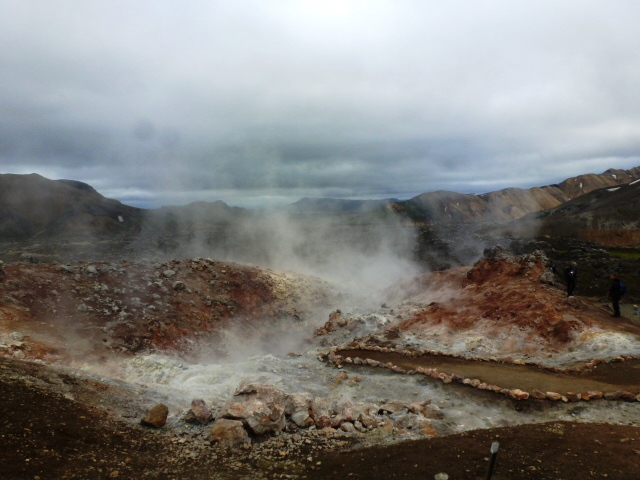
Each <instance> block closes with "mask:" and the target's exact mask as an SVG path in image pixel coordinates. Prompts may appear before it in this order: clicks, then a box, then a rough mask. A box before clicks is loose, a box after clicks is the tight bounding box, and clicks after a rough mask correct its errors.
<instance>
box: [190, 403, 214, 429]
mask: <svg viewBox="0 0 640 480" xmlns="http://www.w3.org/2000/svg"><path fill="white" fill-rule="evenodd" d="M184 419H185V421H186V422H189V423H199V424H200V425H206V424H207V423H209V422H210V421H211V420H213V415H212V414H211V410H209V407H207V404H206V403H205V401H204V400H201V399H194V400H192V401H191V408H190V409H189V411H188V412H187V414H186V415H185V417H184Z"/></svg>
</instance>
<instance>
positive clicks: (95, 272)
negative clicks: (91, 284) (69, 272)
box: [84, 265, 98, 277]
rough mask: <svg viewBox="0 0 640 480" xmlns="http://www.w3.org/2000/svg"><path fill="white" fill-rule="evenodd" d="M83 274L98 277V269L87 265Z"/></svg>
mask: <svg viewBox="0 0 640 480" xmlns="http://www.w3.org/2000/svg"><path fill="white" fill-rule="evenodd" d="M84 273H86V274H87V275H89V276H92V277H95V276H97V275H98V269H97V268H96V267H94V266H93V265H89V266H88V267H87V268H85V270H84Z"/></svg>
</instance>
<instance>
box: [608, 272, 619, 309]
mask: <svg viewBox="0 0 640 480" xmlns="http://www.w3.org/2000/svg"><path fill="white" fill-rule="evenodd" d="M610 277H611V287H609V295H608V296H609V298H610V299H611V304H612V305H613V315H611V316H612V317H619V316H620V299H621V298H622V283H621V282H620V279H619V278H618V275H616V274H615V273H612V274H611V275H610Z"/></svg>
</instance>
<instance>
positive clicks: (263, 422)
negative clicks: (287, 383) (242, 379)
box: [219, 384, 286, 435]
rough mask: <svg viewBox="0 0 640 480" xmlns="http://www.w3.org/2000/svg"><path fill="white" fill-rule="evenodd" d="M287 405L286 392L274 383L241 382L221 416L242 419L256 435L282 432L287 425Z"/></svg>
mask: <svg viewBox="0 0 640 480" xmlns="http://www.w3.org/2000/svg"><path fill="white" fill-rule="evenodd" d="M285 405H286V397H285V394H284V393H283V392H281V391H280V390H278V389H277V388H275V387H274V386H272V385H263V384H241V385H240V386H239V387H238V389H237V390H236V392H235V393H234V394H233V398H231V399H230V400H229V401H228V402H227V404H226V405H225V406H223V407H222V409H221V410H220V412H219V417H220V418H227V419H230V420H240V421H242V423H243V424H244V425H245V427H246V428H247V429H248V430H249V431H250V432H251V433H253V434H255V435H263V434H265V433H272V432H281V431H282V430H284V428H285V426H286V418H285Z"/></svg>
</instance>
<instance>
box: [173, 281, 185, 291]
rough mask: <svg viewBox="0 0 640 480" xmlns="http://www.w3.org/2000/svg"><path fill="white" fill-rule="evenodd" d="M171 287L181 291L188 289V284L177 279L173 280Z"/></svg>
mask: <svg viewBox="0 0 640 480" xmlns="http://www.w3.org/2000/svg"><path fill="white" fill-rule="evenodd" d="M171 288H173V289H174V290H175V291H177V292H180V291H183V290H186V288H187V286H186V285H185V284H184V282H182V281H180V280H177V281H175V282H173V285H172V286H171Z"/></svg>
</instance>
